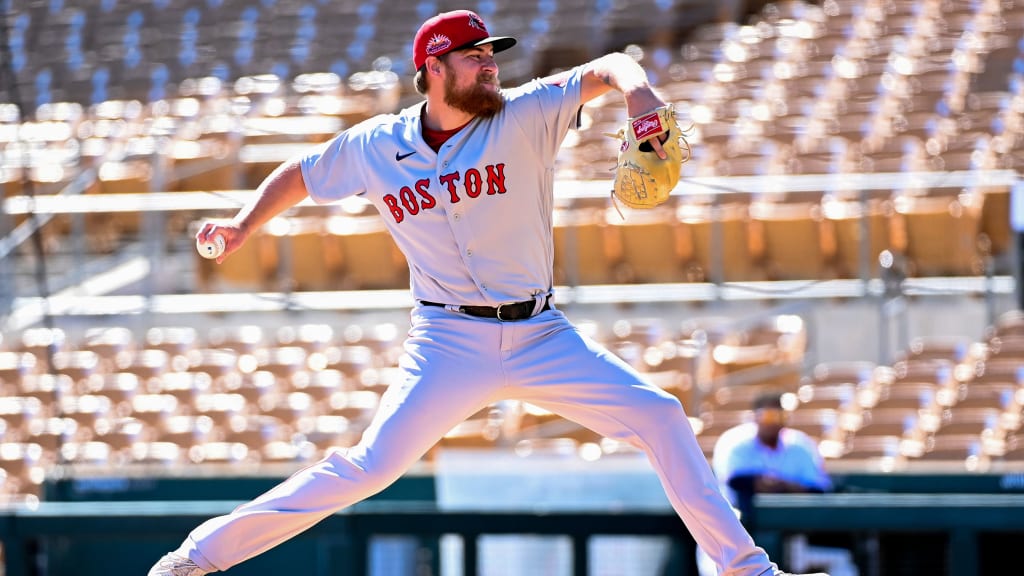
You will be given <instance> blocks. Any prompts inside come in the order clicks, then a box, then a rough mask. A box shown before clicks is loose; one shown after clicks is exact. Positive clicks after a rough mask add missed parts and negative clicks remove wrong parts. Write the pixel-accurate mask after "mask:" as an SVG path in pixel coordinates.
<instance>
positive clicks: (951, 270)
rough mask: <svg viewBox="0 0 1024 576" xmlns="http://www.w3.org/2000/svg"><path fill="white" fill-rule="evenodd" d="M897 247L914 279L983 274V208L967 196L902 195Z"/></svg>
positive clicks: (896, 203)
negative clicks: (980, 238) (981, 239)
mask: <svg viewBox="0 0 1024 576" xmlns="http://www.w3.org/2000/svg"><path fill="white" fill-rule="evenodd" d="M894 208H895V212H896V215H897V220H896V223H897V225H898V226H897V230H898V231H899V232H897V234H896V239H895V240H894V242H893V243H894V245H895V247H896V249H897V250H899V251H901V252H902V253H903V254H905V256H906V258H907V260H908V265H909V273H910V275H911V276H943V275H952V276H970V275H976V274H978V273H980V272H981V270H982V265H981V259H980V253H979V250H978V245H977V240H978V233H979V229H980V206H979V202H978V201H977V198H972V197H970V196H967V195H961V196H960V197H952V196H946V195H914V194H910V193H907V192H903V193H900V194H898V195H897V196H896V197H895V200H894Z"/></svg>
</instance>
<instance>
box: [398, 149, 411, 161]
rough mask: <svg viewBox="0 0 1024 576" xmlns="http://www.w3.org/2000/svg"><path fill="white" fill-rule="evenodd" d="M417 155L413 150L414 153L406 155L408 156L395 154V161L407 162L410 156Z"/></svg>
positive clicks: (399, 153)
mask: <svg viewBox="0 0 1024 576" xmlns="http://www.w3.org/2000/svg"><path fill="white" fill-rule="evenodd" d="M415 153H416V151H415V150H413V151H412V152H409V153H406V154H402V153H401V152H395V160H397V161H399V162H401V161H402V160H405V159H406V158H408V157H409V156H412V155H413V154H415Z"/></svg>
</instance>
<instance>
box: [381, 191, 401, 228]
mask: <svg viewBox="0 0 1024 576" xmlns="http://www.w3.org/2000/svg"><path fill="white" fill-rule="evenodd" d="M383 200H384V204H387V207H388V210H390V211H391V217H392V218H394V219H395V222H401V221H402V220H405V213H404V212H402V209H401V208H399V207H398V199H397V198H395V195H394V194H385V195H384V198H383Z"/></svg>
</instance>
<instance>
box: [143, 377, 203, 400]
mask: <svg viewBox="0 0 1024 576" xmlns="http://www.w3.org/2000/svg"><path fill="white" fill-rule="evenodd" d="M212 386H213V379H212V378H211V377H210V375H209V374H207V373H206V372H168V373H166V374H163V375H161V376H160V377H159V378H158V379H157V381H156V382H155V384H154V385H153V386H151V387H150V390H149V391H150V393H154V394H165V395H168V396H173V397H174V398H175V399H176V400H177V403H178V404H180V405H181V406H182V407H190V406H192V405H194V404H195V400H196V398H197V397H198V396H199V395H200V394H206V393H209V392H210V391H211V387H212Z"/></svg>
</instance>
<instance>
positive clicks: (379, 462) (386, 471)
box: [335, 446, 405, 493]
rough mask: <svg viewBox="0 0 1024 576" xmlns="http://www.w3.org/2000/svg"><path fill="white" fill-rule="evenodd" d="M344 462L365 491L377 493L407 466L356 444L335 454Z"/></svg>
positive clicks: (395, 478) (396, 477)
mask: <svg viewBox="0 0 1024 576" xmlns="http://www.w3.org/2000/svg"><path fill="white" fill-rule="evenodd" d="M335 457H336V458H339V459H340V462H344V465H345V467H346V468H348V469H349V473H348V474H350V475H352V476H353V478H352V479H353V480H355V481H356V482H358V483H359V484H360V486H362V487H363V491H366V492H369V493H376V492H379V491H381V490H383V489H384V488H387V487H388V486H389V485H391V483H392V482H394V481H395V480H397V479H398V478H399V476H401V475H402V474H403V473H404V472H405V467H403V466H400V465H399V464H398V463H395V462H391V461H389V460H388V459H386V458H381V457H379V455H375V454H373V453H372V452H370V451H367V450H362V449H360V447H359V446H356V447H354V448H352V449H350V450H348V451H347V453H346V452H338V453H336V455H335Z"/></svg>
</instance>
